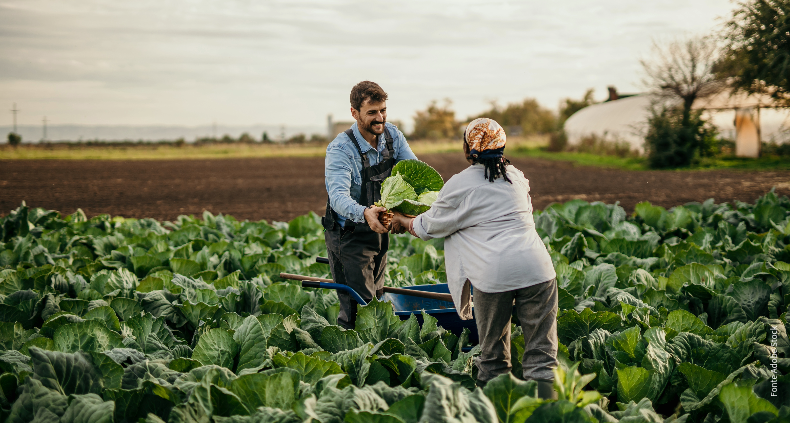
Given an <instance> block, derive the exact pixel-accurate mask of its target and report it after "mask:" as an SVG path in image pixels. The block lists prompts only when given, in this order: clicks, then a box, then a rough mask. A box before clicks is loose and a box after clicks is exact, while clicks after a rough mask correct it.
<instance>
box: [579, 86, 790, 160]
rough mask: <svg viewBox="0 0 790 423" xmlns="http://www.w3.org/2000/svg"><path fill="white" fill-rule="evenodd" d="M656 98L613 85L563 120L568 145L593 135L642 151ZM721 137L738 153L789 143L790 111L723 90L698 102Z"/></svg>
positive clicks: (753, 153)
mask: <svg viewBox="0 0 790 423" xmlns="http://www.w3.org/2000/svg"><path fill="white" fill-rule="evenodd" d="M656 101H658V99H657V98H656V97H654V96H652V95H650V94H636V95H628V96H618V95H617V91H616V90H614V88H613V87H610V89H609V99H607V100H606V101H604V102H603V103H598V104H593V105H591V106H588V107H585V108H584V109H582V110H579V111H578V112H576V113H574V114H573V115H572V116H571V117H570V118H568V120H567V121H566V122H565V132H566V134H567V135H568V144H569V145H578V144H579V143H581V141H582V139H584V138H587V137H591V136H595V137H598V138H599V139H604V140H607V141H611V142H627V143H628V144H630V145H631V149H632V150H636V151H639V152H640V153H643V152H644V147H643V142H644V134H645V133H646V131H647V119H648V117H649V116H650V106H651V104H653V103H654V102H656ZM694 108H695V109H702V110H704V111H705V114H706V115H707V118H708V119H709V120H710V122H711V123H713V124H714V125H715V126H716V127H717V129H718V130H719V134H721V136H722V137H723V138H726V139H731V140H735V141H736V155H738V156H742V157H758V156H759V151H760V142H761V141H763V142H775V143H778V144H782V143H788V142H790V132H789V131H790V114H789V113H788V109H786V108H776V107H775V104H774V103H773V102H772V101H771V100H770V98H765V97H755V96H744V95H735V96H731V95H730V93H729V92H724V93H722V94H719V95H717V96H714V97H712V98H709V99H705V100H703V101H698V102H697V103H695V104H694Z"/></svg>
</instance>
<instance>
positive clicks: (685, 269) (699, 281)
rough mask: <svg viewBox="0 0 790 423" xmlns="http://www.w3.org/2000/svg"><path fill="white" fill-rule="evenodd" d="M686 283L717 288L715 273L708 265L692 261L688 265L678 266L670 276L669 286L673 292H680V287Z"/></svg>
mask: <svg viewBox="0 0 790 423" xmlns="http://www.w3.org/2000/svg"><path fill="white" fill-rule="evenodd" d="M685 284H695V285H702V286H704V287H707V288H709V289H715V287H716V284H715V275H714V274H713V271H711V270H710V269H709V268H708V267H707V266H705V265H702V264H698V263H691V264H689V265H686V266H682V267H678V268H677V269H675V271H674V272H672V274H671V275H670V276H669V282H668V283H667V288H670V289H671V290H672V291H673V292H675V293H678V292H680V288H682V287H683V285H685Z"/></svg>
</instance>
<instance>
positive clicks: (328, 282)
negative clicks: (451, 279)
mask: <svg viewBox="0 0 790 423" xmlns="http://www.w3.org/2000/svg"><path fill="white" fill-rule="evenodd" d="M280 277H281V278H283V279H292V280H297V281H302V286H304V287H308V288H318V286H315V285H312V284H311V285H305V282H320V284H321V286H320V288H329V286H327V285H332V286H333V287H334V286H335V285H336V286H342V287H343V288H331V289H342V290H344V291H345V290H346V288H348V289H350V290H351V291H353V292H354V294H355V295H359V294H357V292H356V291H354V290H353V289H351V288H349V287H348V286H347V285H343V284H339V283H334V281H333V280H332V279H326V278H316V277H314V276H303V275H294V274H291V273H280ZM384 292H389V293H392V294H400V295H411V296H413V297H422V298H430V299H432V300H439V301H453V297H452V296H451V295H450V294H442V293H439V292H426V291H418V290H416V289H404V288H393V287H389V286H385V287H384ZM354 294H352V296H353V295H354ZM359 298H360V300H361V299H362V297H359ZM360 300H357V302H359V303H360V304H363V305H364V304H367V303H366V302H360Z"/></svg>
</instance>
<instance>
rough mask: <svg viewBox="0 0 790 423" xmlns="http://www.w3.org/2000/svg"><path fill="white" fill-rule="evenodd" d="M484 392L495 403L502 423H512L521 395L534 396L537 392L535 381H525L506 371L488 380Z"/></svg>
mask: <svg viewBox="0 0 790 423" xmlns="http://www.w3.org/2000/svg"><path fill="white" fill-rule="evenodd" d="M483 393H485V394H486V396H487V397H488V399H490V400H491V402H492V403H493V404H494V408H495V409H496V413H497V417H498V418H499V421H500V422H502V423H511V422H515V421H516V420H514V419H513V417H515V416H513V415H512V414H513V410H512V408H513V406H514V405H515V403H516V401H518V400H519V399H520V398H521V397H525V396H530V397H534V396H535V395H536V393H537V384H536V383H535V382H524V381H521V380H518V379H516V378H515V377H513V375H512V374H511V373H506V374H502V375H499V376H497V377H495V378H494V379H492V380H490V381H488V383H487V384H486V386H485V388H483ZM519 422H520V420H519Z"/></svg>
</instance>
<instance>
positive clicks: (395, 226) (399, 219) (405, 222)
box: [392, 212, 411, 234]
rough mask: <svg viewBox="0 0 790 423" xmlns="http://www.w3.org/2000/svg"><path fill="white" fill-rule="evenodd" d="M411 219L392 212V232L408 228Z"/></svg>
mask: <svg viewBox="0 0 790 423" xmlns="http://www.w3.org/2000/svg"><path fill="white" fill-rule="evenodd" d="M410 221H411V219H410V218H408V217H406V216H404V215H402V214H401V213H399V212H394V216H393V217H392V233H394V234H402V233H404V232H406V231H408V230H409V223H410Z"/></svg>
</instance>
